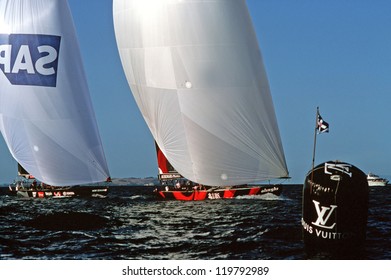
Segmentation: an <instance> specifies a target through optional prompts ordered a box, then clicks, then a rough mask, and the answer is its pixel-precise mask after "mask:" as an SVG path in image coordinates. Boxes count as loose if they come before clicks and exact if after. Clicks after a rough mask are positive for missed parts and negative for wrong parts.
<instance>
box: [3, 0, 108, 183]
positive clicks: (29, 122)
mask: <svg viewBox="0 0 391 280" xmlns="http://www.w3.org/2000/svg"><path fill="white" fill-rule="evenodd" d="M0 69H1V72H0V130H1V133H2V135H3V137H4V139H5V142H6V144H7V146H8V148H9V150H10V152H11V154H12V156H13V157H14V158H15V159H16V161H17V162H18V163H20V165H21V166H23V168H25V169H26V170H27V172H28V173H29V174H33V175H34V176H35V177H36V178H37V179H38V180H40V181H42V182H45V183H47V184H50V185H54V186H62V185H76V184H83V183H94V182H101V181H105V180H106V179H107V177H109V171H108V167H107V163H106V159H105V155H104V152H103V148H102V143H101V139H100V136H99V132H98V126H97V123H96V120H95V113H94V110H93V107H92V102H91V98H90V94H89V89H88V86H87V80H86V75H85V72H84V68H83V65H82V62H81V54H80V50H79V45H78V40H77V38H76V33H75V28H74V26H73V19H72V16H71V14H70V10H69V7H68V3H67V1H65V0H29V1H26V0H0Z"/></svg>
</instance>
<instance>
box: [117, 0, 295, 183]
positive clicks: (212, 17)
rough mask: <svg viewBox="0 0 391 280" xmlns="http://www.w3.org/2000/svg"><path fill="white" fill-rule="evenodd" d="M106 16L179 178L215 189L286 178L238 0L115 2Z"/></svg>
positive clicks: (259, 64) (259, 63)
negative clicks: (180, 176) (110, 19)
mask: <svg viewBox="0 0 391 280" xmlns="http://www.w3.org/2000/svg"><path fill="white" fill-rule="evenodd" d="M113 18H114V27H115V35H116V40H117V45H118V49H119V53H120V57H121V61H122V65H123V68H124V72H125V74H126V77H127V80H128V83H129V85H130V88H131V91H132V93H133V95H134V98H135V100H136V102H137V104H138V107H139V109H140V111H141V113H142V115H143V116H144V119H145V121H146V123H147V125H148V127H149V129H150V131H151V133H152V135H153V137H154V139H155V141H156V143H157V144H158V146H159V147H160V149H161V150H162V152H163V153H164V155H165V156H166V157H167V159H168V161H169V162H171V164H172V165H173V166H174V167H175V169H176V170H177V171H178V172H179V173H180V174H181V175H183V176H184V177H186V178H187V179H189V180H192V181H195V182H198V183H202V184H205V185H219V186H225V185H238V184H246V183H251V182H257V181H262V180H269V179H273V178H278V177H285V176H287V175H288V171H287V166H286V161H285V156H284V151H283V147H282V142H281V138H280V134H279V129H278V125H277V120H276V116H275V112H274V106H273V102H272V97H271V94H270V89H269V84H268V79H267V76H266V72H265V69H264V65H263V60H262V56H261V53H260V50H259V47H258V43H257V38H256V34H255V32H254V29H253V26H252V22H251V18H250V15H249V12H248V9H247V5H246V3H245V1H244V0H237V1H227V0H214V1H205V0H181V1H173V0H114V1H113Z"/></svg>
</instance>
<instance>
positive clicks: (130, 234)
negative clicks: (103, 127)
mask: <svg viewBox="0 0 391 280" xmlns="http://www.w3.org/2000/svg"><path fill="white" fill-rule="evenodd" d="M152 191H153V188H152V187H132V186H126V187H124V186H121V187H114V186H113V187H111V189H110V193H109V195H108V196H107V197H106V198H62V199H55V198H52V199H22V198H17V197H12V196H8V195H6V193H7V192H6V189H2V190H1V192H0V193H1V195H0V259H1V260H160V259H161V260H306V259H308V258H309V256H308V255H307V254H306V251H305V249H304V243H303V240H302V226H301V217H302V186H301V185H286V186H284V190H283V192H282V194H281V195H280V196H275V195H272V194H267V195H263V196H256V197H243V198H236V199H231V200H214V201H211V200H208V201H188V202H184V201H161V200H157V199H156V198H155V196H154V194H153V192H152ZM390 198H391V188H390V187H373V188H371V189H370V195H369V213H368V214H369V216H368V224H367V238H366V242H365V248H364V251H363V252H362V253H361V254H360V255H359V256H355V257H354V258H355V259H364V260H390V259H391V243H390V240H391V211H390V204H391V199H390ZM333 258H335V259H338V258H339V257H338V256H334V257H333Z"/></svg>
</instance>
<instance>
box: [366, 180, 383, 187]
mask: <svg viewBox="0 0 391 280" xmlns="http://www.w3.org/2000/svg"><path fill="white" fill-rule="evenodd" d="M368 186H370V187H385V186H387V181H368Z"/></svg>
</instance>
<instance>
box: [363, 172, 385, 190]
mask: <svg viewBox="0 0 391 280" xmlns="http://www.w3.org/2000/svg"><path fill="white" fill-rule="evenodd" d="M367 180H368V186H370V187H385V186H387V184H388V180H387V179H384V178H381V177H379V176H378V175H375V174H373V173H369V174H368V175H367Z"/></svg>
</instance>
